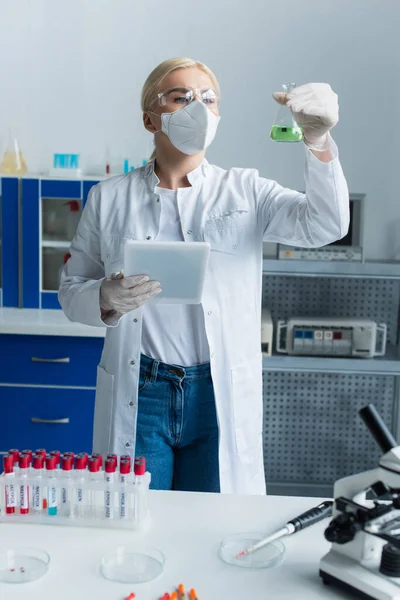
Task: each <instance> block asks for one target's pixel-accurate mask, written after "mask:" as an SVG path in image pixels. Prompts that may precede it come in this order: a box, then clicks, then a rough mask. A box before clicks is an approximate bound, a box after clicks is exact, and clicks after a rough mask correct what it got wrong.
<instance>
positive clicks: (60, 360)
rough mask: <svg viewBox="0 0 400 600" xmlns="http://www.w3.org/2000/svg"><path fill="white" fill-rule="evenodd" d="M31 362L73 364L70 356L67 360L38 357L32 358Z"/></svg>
mask: <svg viewBox="0 0 400 600" xmlns="http://www.w3.org/2000/svg"><path fill="white" fill-rule="evenodd" d="M31 361H32V362H35V363H56V364H66V363H69V362H71V359H70V358H69V356H67V357H66V358H39V357H38V356H32V357H31Z"/></svg>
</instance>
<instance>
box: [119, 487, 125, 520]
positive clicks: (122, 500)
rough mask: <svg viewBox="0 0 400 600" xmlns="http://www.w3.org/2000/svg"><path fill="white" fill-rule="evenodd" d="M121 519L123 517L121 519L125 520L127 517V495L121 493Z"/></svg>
mask: <svg viewBox="0 0 400 600" xmlns="http://www.w3.org/2000/svg"><path fill="white" fill-rule="evenodd" d="M120 517H121V519H124V518H125V517H126V494H125V492H121V498H120Z"/></svg>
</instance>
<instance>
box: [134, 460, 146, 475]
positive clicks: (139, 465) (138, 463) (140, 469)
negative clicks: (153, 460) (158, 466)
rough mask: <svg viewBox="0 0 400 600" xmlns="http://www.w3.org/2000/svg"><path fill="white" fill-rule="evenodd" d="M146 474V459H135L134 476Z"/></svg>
mask: <svg viewBox="0 0 400 600" xmlns="http://www.w3.org/2000/svg"><path fill="white" fill-rule="evenodd" d="M145 473H146V459H145V458H144V456H138V457H137V458H135V475H144V474H145Z"/></svg>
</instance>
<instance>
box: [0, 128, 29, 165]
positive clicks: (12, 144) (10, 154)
mask: <svg viewBox="0 0 400 600" xmlns="http://www.w3.org/2000/svg"><path fill="white" fill-rule="evenodd" d="M27 170H28V169H27V166H26V163H25V160H24V157H23V155H22V152H21V150H20V147H19V144H18V140H17V138H16V137H15V136H14V135H13V134H12V132H11V130H10V131H9V134H8V140H7V145H6V148H5V152H4V154H3V158H2V160H1V163H0V173H1V174H2V175H23V174H24V173H26V172H27Z"/></svg>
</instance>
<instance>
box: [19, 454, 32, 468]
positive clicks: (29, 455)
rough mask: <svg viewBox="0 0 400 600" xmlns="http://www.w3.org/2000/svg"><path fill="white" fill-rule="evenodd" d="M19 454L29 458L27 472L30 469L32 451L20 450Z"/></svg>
mask: <svg viewBox="0 0 400 600" xmlns="http://www.w3.org/2000/svg"><path fill="white" fill-rule="evenodd" d="M21 454H25V455H26V456H28V457H29V470H31V469H32V456H33V452H32V450H21Z"/></svg>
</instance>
